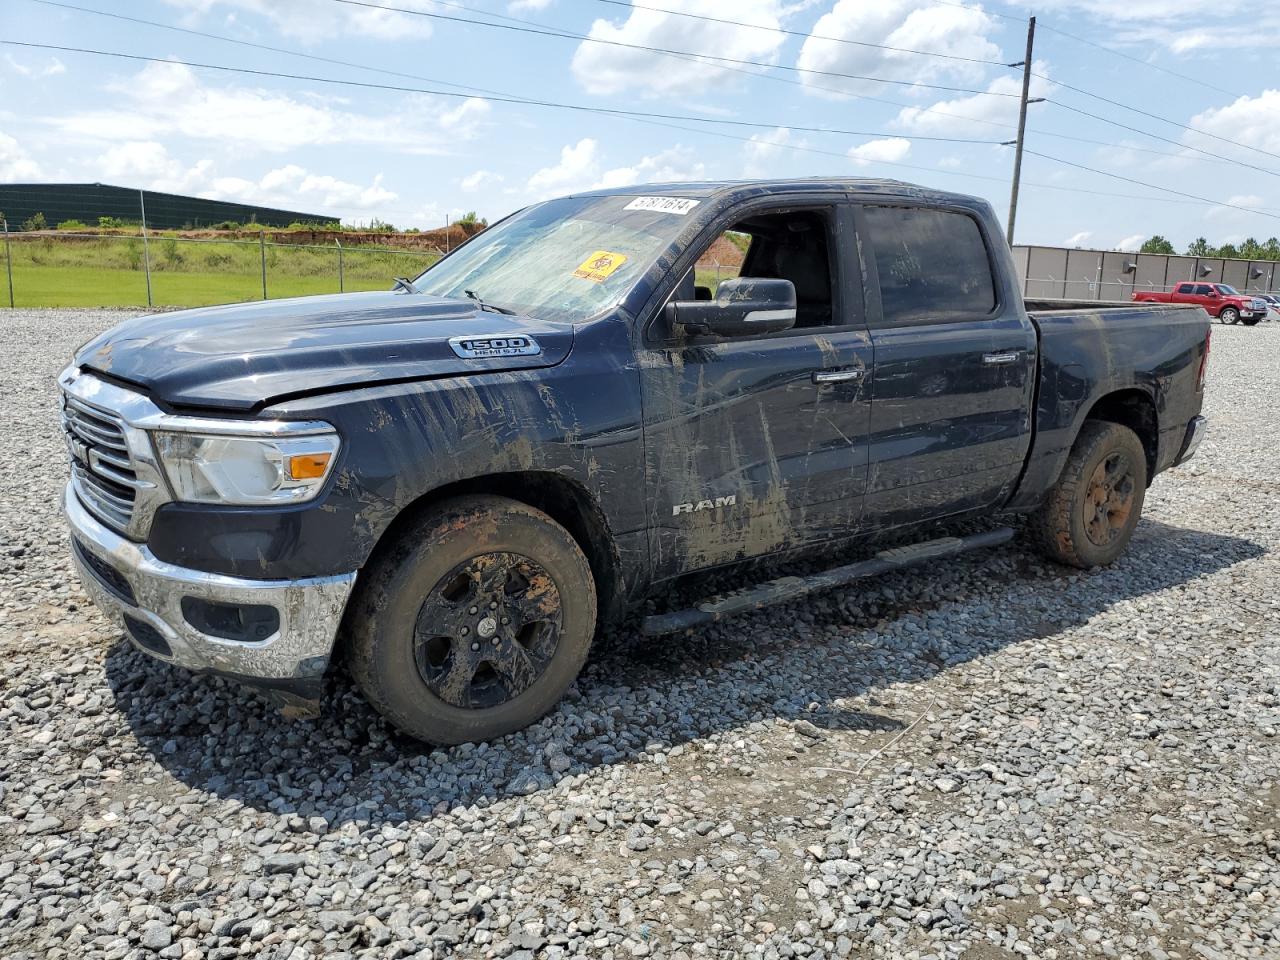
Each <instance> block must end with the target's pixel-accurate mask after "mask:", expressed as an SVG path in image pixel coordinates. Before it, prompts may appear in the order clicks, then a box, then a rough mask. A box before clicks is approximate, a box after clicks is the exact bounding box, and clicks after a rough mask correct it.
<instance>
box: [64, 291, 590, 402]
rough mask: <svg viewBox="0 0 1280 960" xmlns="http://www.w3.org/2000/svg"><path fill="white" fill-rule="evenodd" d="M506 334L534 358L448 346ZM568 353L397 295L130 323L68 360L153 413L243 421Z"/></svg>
mask: <svg viewBox="0 0 1280 960" xmlns="http://www.w3.org/2000/svg"><path fill="white" fill-rule="evenodd" d="M511 336H521V337H528V338H531V340H532V343H533V345H535V346H536V348H537V350H538V352H537V353H534V354H529V353H526V354H524V355H516V356H498V355H490V356H475V357H472V358H464V357H462V356H459V353H458V351H457V350H456V349H455V347H454V345H451V344H450V340H451V339H453V338H458V337H463V338H491V337H511ZM572 344H573V327H572V325H570V324H554V323H549V322H545V321H541V320H531V319H529V318H527V317H516V316H507V315H504V314H498V313H493V312H490V311H487V310H481V309H479V307H478V305H476V304H474V303H471V302H469V301H459V300H445V299H441V298H439V297H429V296H425V295H423V294H412V293H406V292H400V291H395V292H376V293H348V294H336V295H333V296H320V297H299V298H296V299H292V300H269V301H258V302H254V303H240V304H230V305H228V306H223V307H208V308H202V309H198V310H183V311H180V312H177V313H168V314H162V315H158V316H157V315H153V316H145V317H138V318H136V319H133V320H129V321H127V322H125V323H122V324H120V325H119V326H117V327H114V328H113V329H111V330H108V331H107V332H106V333H104V334H102V335H101V336H99V337H96V338H95V339H93V340H90V341H89V342H88V343H86V344H85V345H84V346H83V347H81V348H80V349H79V350H78V351H77V353H76V357H75V362H76V364H77V365H78V366H80V367H82V368H84V369H87V370H95V371H98V372H100V373H104V374H107V375H109V376H111V377H114V378H116V379H118V380H123V381H127V382H129V383H133V384H137V385H138V386H140V387H142V388H143V389H145V390H146V391H147V392H148V393H150V394H151V395H152V397H153V398H154V399H155V400H157V401H158V402H160V403H162V404H169V405H172V406H178V407H212V408H219V409H226V410H240V411H245V410H252V409H255V408H257V407H260V406H262V405H264V404H267V403H270V402H271V401H273V400H276V399H280V398H283V397H286V396H295V395H298V394H304V393H314V392H319V391H324V390H333V389H338V388H341V387H350V386H356V385H359V386H370V385H373V384H377V383H385V382H388V381H396V380H413V379H419V378H427V377H440V376H450V375H459V374H475V373H485V372H492V371H496V370H513V369H531V368H535V367H548V366H554V365H555V364H557V363H559V362H560V361H561V360H563V359H564V358H565V357H566V356H567V355H568V353H569V349H570V347H571V346H572ZM499 346H501V345H499ZM525 349H526V350H532V349H534V347H533V346H531V347H526V348H525ZM463 352H472V351H467V350H465V348H464V350H463ZM481 352H482V353H483V352H485V351H483V350H482V351H481Z"/></svg>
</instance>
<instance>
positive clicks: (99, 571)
mask: <svg viewBox="0 0 1280 960" xmlns="http://www.w3.org/2000/svg"><path fill="white" fill-rule="evenodd" d="M71 549H73V550H75V552H76V556H77V557H78V558H79V559H80V562H81V563H83V564H84V565H85V566H86V567H88V568H89V572H90V573H92V574H93V575H94V576H95V577H97V579H98V582H99V583H101V584H102V586H103V588H104V589H106V591H107V592H108V593H110V594H112V595H113V596H115V597H117V598H118V599H120V600H123V601H124V602H125V603H127V604H129V606H131V607H136V606H137V605H138V601H137V598H135V597H134V594H133V587H131V586H129V581H128V580H126V579H125V578H124V576H123V574H121V573H120V571H119V570H117V569H116V568H115V567H113V566H111V564H109V563H107V562H106V561H105V560H103V559H102V558H101V557H99V556H98V555H97V554H94V553H90V552H89V551H88V550H86V549H85V548H84V547H82V546H81V545H80V541H79V540H77V539H75V537H72V538H71Z"/></svg>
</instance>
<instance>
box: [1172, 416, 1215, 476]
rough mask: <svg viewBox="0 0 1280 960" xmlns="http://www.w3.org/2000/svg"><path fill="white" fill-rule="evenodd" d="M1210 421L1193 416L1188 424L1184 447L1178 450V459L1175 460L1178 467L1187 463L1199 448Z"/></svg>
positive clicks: (1183, 442) (1174, 462)
mask: <svg viewBox="0 0 1280 960" xmlns="http://www.w3.org/2000/svg"><path fill="white" fill-rule="evenodd" d="M1208 428H1209V421H1208V420H1206V419H1205V418H1204V417H1192V418H1191V422H1190V423H1188V424H1187V435H1186V437H1185V438H1184V439H1183V441H1182V449H1181V450H1180V451H1179V452H1178V459H1177V460H1175V461H1173V465H1174V466H1175V467H1176V466H1177V465H1178V464H1180V463H1186V462H1187V461H1188V460H1190V459H1191V458H1192V457H1193V456H1195V452H1196V450H1197V449H1199V447H1200V444H1201V442H1202V441H1203V440H1204V435H1205V433H1206V432H1208Z"/></svg>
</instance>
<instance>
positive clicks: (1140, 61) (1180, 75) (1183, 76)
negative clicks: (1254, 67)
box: [934, 0, 1243, 97]
mask: <svg viewBox="0 0 1280 960" xmlns="http://www.w3.org/2000/svg"><path fill="white" fill-rule="evenodd" d="M934 2H935V3H937V2H941V0H934ZM1040 26H1041V29H1044V30H1049V31H1051V32H1052V33H1056V34H1058V35H1059V36H1062V37H1066V38H1067V39H1068V40H1074V41H1075V42H1076V43H1083V44H1084V45H1086V46H1089V47H1095V48H1096V49H1098V50H1101V51H1103V52H1104V53H1109V54H1111V55H1112V56H1114V57H1120V58H1121V59H1122V60H1128V61H1130V62H1131V63H1136V64H1140V65H1141V66H1144V67H1150V68H1151V69H1152V70H1159V71H1160V72H1161V73H1166V74H1168V75H1169V76H1171V77H1177V78H1178V79H1179V80H1186V81H1187V82H1188V83H1194V84H1197V85H1198V86H1201V87H1207V88H1208V89H1210V90H1216V91H1217V92H1218V93H1225V94H1227V96H1230V97H1240V96H1243V94H1240V93H1236V92H1235V91H1233V90H1227V89H1225V88H1224V87H1217V86H1214V85H1213V84H1212V83H1209V82H1208V81H1207V80H1200V79H1198V78H1196V77H1192V76H1188V75H1187V74H1185V73H1178V72H1177V71H1176V70H1170V69H1169V68H1168V67H1162V66H1160V65H1159V64H1157V63H1149V62H1148V61H1146V60H1143V59H1142V58H1141V57H1134V56H1130V55H1129V54H1127V53H1121V52H1120V51H1119V50H1114V49H1112V48H1111V47H1106V46H1103V45H1102V44H1100V43H1094V42H1093V41H1092V40H1086V39H1085V38H1084V37H1078V36H1076V35H1075V34H1074V33H1067V31H1065V30H1060V29H1059V28H1057V27H1051V26H1048V25H1047V24H1041V25H1040Z"/></svg>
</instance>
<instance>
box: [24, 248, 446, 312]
mask: <svg viewBox="0 0 1280 960" xmlns="http://www.w3.org/2000/svg"><path fill="white" fill-rule="evenodd" d="M10 249H11V251H12V257H13V294H14V296H13V300H14V305H15V306H18V307H145V306H146V305H147V281H146V272H145V271H144V269H143V262H142V247H141V242H140V241H139V240H137V239H135V238H129V239H123V240H82V241H77V240H63V239H60V238H59V239H38V240H17V241H14V242H12V243H11V245H10ZM150 257H151V302H152V303H153V304H154V305H155V306H173V307H196V306H206V305H208V304H215V303H232V302H235V301H242V300H258V299H261V298H262V259H261V257H262V253H261V251H260V250H259V248H258V246H257V244H254V243H249V244H230V243H199V244H196V243H178V242H174V241H172V240H165V239H160V240H157V241H156V242H154V243H152V244H151V245H150ZM433 259H434V258H432V257H428V256H424V255H421V254H415V253H405V252H401V251H397V250H393V249H388V248H385V247H366V248H364V249H347V250H346V251H345V253H344V256H343V284H342V286H343V289H344V290H346V291H348V292H350V291H355V290H387V289H390V288H391V285H392V280H393V278H395V277H397V276H401V277H404V276H410V277H412V276H416V275H417V274H418V273H420V272H421V271H422V270H423V269H425V268H426V267H427V266H428V265H430V264H431V263H432V262H433ZM266 261H267V296H268V298H270V299H276V298H280V297H299V296H307V295H310V294H317V293H337V292H338V256H337V253H336V251H334V250H329V249H315V248H308V247H298V246H293V245H289V244H267V246H266ZM2 269H3V263H0V270H2ZM0 303H4V304H7V303H8V288H7V280H6V277H5V275H4V274H3V273H2V272H0Z"/></svg>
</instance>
